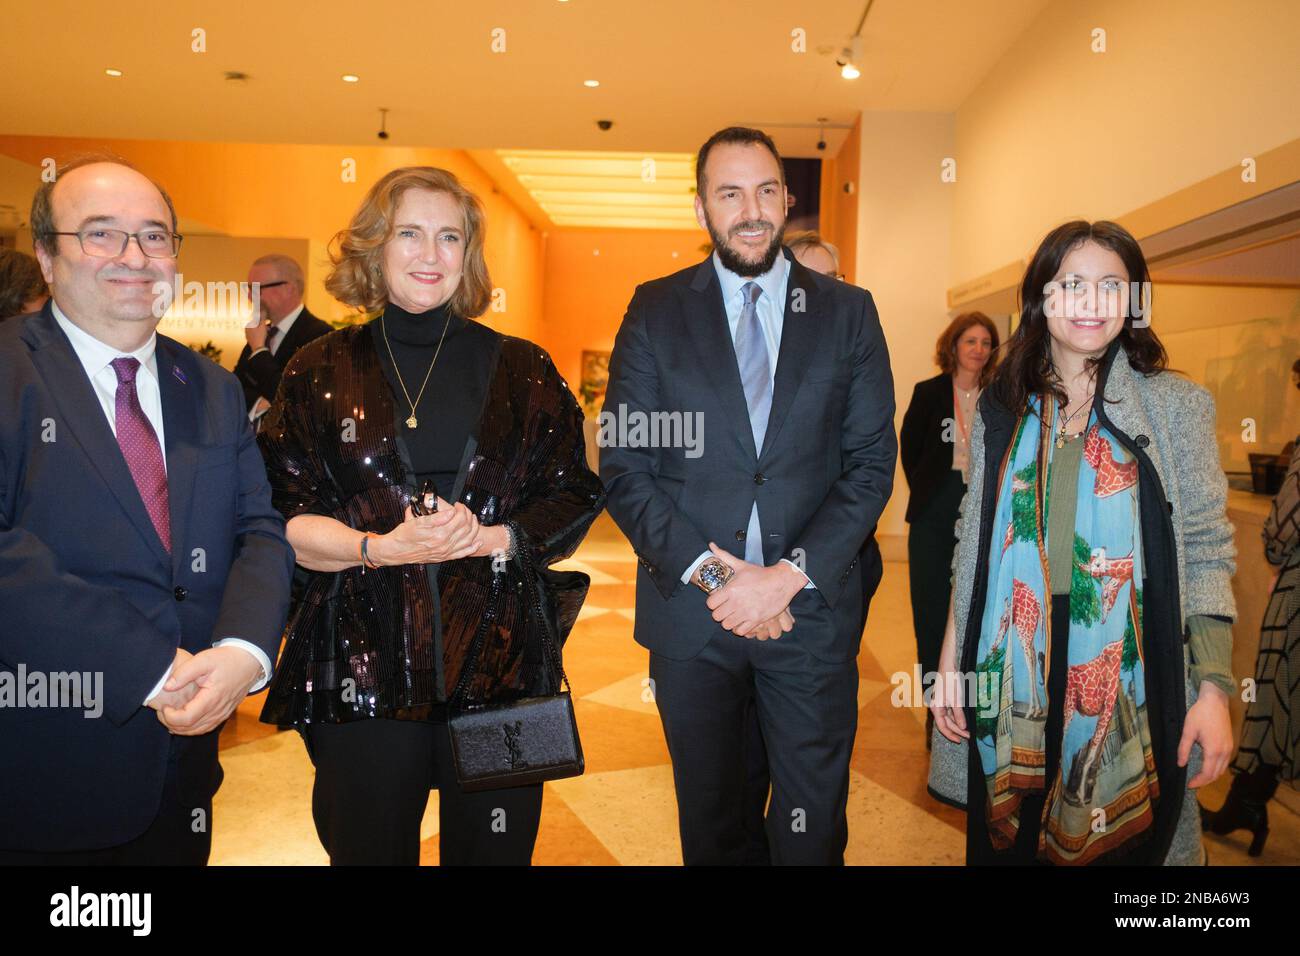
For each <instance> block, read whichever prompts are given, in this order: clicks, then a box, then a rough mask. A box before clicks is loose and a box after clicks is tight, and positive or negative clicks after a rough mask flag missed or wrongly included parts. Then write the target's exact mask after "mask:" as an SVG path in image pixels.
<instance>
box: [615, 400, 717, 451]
mask: <svg viewBox="0 0 1300 956" xmlns="http://www.w3.org/2000/svg"><path fill="white" fill-rule="evenodd" d="M597 421H598V422H599V423H600V434H599V435H598V436H597V439H596V440H597V442H598V443H599V445H600V447H601V448H684V449H686V457H687V458H699V457H700V456H701V455H702V454H704V413H703V412H644V411H641V410H640V409H633V410H631V411H628V407H627V406H626V405H624V404H622V403H621V402H620V403H619V406H618V409H617V410H616V411H610V410H609V409H608V408H607V409H605V410H604V411H602V412H601V413H600V415H599V416H598V417H597Z"/></svg>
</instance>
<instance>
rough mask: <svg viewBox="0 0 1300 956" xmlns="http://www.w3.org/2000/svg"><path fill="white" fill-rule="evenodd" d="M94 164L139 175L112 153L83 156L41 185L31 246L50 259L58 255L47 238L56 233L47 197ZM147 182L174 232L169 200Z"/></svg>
mask: <svg viewBox="0 0 1300 956" xmlns="http://www.w3.org/2000/svg"><path fill="white" fill-rule="evenodd" d="M95 163H112V164H113V165H114V166H125V167H126V168H127V169H134V170H135V171H136V172H137V173H138V172H140V170H138V169H136V168H135V167H134V166H132V165H131V164H130V163H128V162H127V161H126V160H125V159H123V158H122V157H121V156H117V155H114V154H113V153H83V154H82V155H80V156H75V157H73V158H72V159H70V160H69V161H68V162H66V163H64V164H63V165H62V166H60V167H58V169H57V170H56V171H55V174H54V179H53V180H51V181H50V182H43V183H41V185H40V187H39V188H38V189H37V190H36V195H35V196H33V197H32V215H31V227H32V242H33V243H34V244H35V245H37V246H40V247H41V248H42V249H44V250H45V251H46V252H48V253H49V254H50V255H52V256H57V255H58V254H59V244H58V242H57V241H56V237H54V236H52V235H51V233H53V232H55V231H57V229H56V227H55V225H54V207H53V205H52V204H51V201H50V194H51V193H53V192H54V187H55V186H56V185H58V182H59V180H60V179H62V178H63V177H64V176H66V175H67V174H68V173H70V172H72V171H73V170H74V169H79V168H80V167H82V166H91V165H94V164H95ZM149 182H151V183H153V185H154V188H155V189H157V190H158V192H160V193H161V194H162V198H163V202H165V203H166V204H167V211H168V212H169V213H171V217H172V232H176V207H175V206H174V205H173V204H172V197H171V196H169V195H167V190H165V189H163V188H162V186H159V185H158V183H157V182H154V180H152V179H150V180H149Z"/></svg>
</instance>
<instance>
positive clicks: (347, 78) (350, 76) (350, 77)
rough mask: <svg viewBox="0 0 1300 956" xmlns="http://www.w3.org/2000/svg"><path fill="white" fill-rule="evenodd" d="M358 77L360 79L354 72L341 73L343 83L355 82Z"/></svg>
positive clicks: (357, 80)
mask: <svg viewBox="0 0 1300 956" xmlns="http://www.w3.org/2000/svg"><path fill="white" fill-rule="evenodd" d="M360 79H361V77H359V76H357V75H356V74H355V73H344V74H343V82H344V83H356V82H359V81H360Z"/></svg>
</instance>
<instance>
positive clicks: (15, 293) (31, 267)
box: [0, 249, 50, 320]
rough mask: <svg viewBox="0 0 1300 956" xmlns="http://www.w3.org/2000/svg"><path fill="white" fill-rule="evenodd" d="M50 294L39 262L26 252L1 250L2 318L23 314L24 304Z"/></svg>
mask: <svg viewBox="0 0 1300 956" xmlns="http://www.w3.org/2000/svg"><path fill="white" fill-rule="evenodd" d="M49 294H50V289H49V286H47V285H46V284H45V277H44V276H42V275H41V266H40V263H39V262H37V261H36V260H35V259H33V258H32V257H31V256H29V255H28V254H27V253H25V252H17V251H15V250H13V249H3V250H0V320H3V319H10V318H13V317H14V316H15V315H22V312H23V306H24V305H26V304H27V303H28V302H30V301H31V300H32V299H35V298H36V297H38V296H43V295H49Z"/></svg>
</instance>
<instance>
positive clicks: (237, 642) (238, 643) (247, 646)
mask: <svg viewBox="0 0 1300 956" xmlns="http://www.w3.org/2000/svg"><path fill="white" fill-rule="evenodd" d="M227 644H229V645H230V646H231V647H238V648H241V649H242V650H245V651H248V653H250V654H252V655H253V657H254V659H255V660H256V661H257V663H259V664H261V665H262V679H261V680H259V681H258V682H257V683H256V684H254V685H253V686H252V687H250V688H248V692H249V693H250V694H255V693H257V692H258V691H259V690H261V689H262V688H263V687H265V686H266V682H267V681H269V680H270V679H271V660H270V658H268V657H267V656H266V651H264V650H262V649H261V648H260V647H258V646H257V645H256V644H252V643H249V642H248V641H246V640H244V639H243V638H240V637H226V638H222V639H221V640H219V641H217V642H216V643H215V644H213V645H212V646H213V647H224V646H226V645H227Z"/></svg>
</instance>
